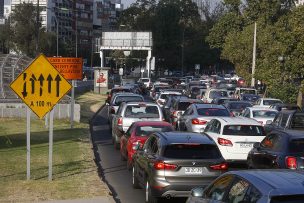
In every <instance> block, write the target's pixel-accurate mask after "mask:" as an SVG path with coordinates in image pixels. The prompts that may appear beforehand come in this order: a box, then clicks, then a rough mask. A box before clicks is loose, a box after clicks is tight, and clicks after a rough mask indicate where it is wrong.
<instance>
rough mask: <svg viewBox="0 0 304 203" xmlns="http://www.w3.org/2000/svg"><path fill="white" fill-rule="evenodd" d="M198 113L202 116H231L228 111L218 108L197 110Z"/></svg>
mask: <svg viewBox="0 0 304 203" xmlns="http://www.w3.org/2000/svg"><path fill="white" fill-rule="evenodd" d="M197 113H198V115H200V116H230V114H229V112H228V111H227V109H217V108H201V109H197Z"/></svg>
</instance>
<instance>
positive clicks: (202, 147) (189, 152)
mask: <svg viewBox="0 0 304 203" xmlns="http://www.w3.org/2000/svg"><path fill="white" fill-rule="evenodd" d="M164 157H166V158H172V159H218V158H221V153H220V152H219V150H218V148H217V146H216V145H208V144H196V143H194V144H171V145H168V146H167V147H166V149H165V151H164Z"/></svg>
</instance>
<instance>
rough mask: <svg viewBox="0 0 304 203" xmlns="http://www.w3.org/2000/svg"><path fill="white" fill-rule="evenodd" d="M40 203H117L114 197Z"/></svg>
mask: <svg viewBox="0 0 304 203" xmlns="http://www.w3.org/2000/svg"><path fill="white" fill-rule="evenodd" d="M40 203H115V201H114V200H113V198H112V197H105V196H103V197H94V198H92V199H72V200H53V201H44V202H40Z"/></svg>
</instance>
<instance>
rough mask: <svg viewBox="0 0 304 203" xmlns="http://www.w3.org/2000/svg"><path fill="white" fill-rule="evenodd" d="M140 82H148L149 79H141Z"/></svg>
mask: <svg viewBox="0 0 304 203" xmlns="http://www.w3.org/2000/svg"><path fill="white" fill-rule="evenodd" d="M141 81H142V82H149V81H150V80H149V79H141Z"/></svg>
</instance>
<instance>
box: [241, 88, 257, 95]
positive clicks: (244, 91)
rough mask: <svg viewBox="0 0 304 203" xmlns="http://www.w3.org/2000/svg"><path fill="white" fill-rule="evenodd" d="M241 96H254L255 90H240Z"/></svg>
mask: <svg viewBox="0 0 304 203" xmlns="http://www.w3.org/2000/svg"><path fill="white" fill-rule="evenodd" d="M240 93H241V94H256V90H247V89H240Z"/></svg>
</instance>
